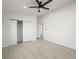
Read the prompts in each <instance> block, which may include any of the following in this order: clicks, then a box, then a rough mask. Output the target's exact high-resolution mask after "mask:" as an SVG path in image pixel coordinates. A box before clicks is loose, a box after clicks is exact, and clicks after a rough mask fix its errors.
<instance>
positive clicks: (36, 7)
mask: <svg viewBox="0 0 79 59" xmlns="http://www.w3.org/2000/svg"><path fill="white" fill-rule="evenodd" d="M29 8H38V6H30V7H29Z"/></svg>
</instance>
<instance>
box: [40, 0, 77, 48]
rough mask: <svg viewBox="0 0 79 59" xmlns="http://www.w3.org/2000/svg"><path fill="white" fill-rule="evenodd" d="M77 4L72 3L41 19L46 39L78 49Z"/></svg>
mask: <svg viewBox="0 0 79 59" xmlns="http://www.w3.org/2000/svg"><path fill="white" fill-rule="evenodd" d="M75 8H76V7H75V2H74V1H73V2H70V3H68V4H67V5H64V6H62V7H60V8H58V9H56V10H54V11H52V12H51V13H49V14H47V15H44V16H42V17H41V19H40V20H41V22H42V23H43V25H44V29H43V32H44V39H45V40H48V41H51V42H55V43H57V44H60V45H63V46H66V47H70V48H73V49H76V30H75V28H76V26H75V25H76V17H75V16H76V15H75Z"/></svg>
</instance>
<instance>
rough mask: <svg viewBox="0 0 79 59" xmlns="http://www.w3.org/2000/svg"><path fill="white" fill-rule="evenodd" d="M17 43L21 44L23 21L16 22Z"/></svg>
mask: <svg viewBox="0 0 79 59" xmlns="http://www.w3.org/2000/svg"><path fill="white" fill-rule="evenodd" d="M17 43H23V21H17Z"/></svg>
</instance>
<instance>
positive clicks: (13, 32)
mask: <svg viewBox="0 0 79 59" xmlns="http://www.w3.org/2000/svg"><path fill="white" fill-rule="evenodd" d="M14 44H17V21H15V20H10V45H14Z"/></svg>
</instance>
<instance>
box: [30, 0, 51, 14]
mask: <svg viewBox="0 0 79 59" xmlns="http://www.w3.org/2000/svg"><path fill="white" fill-rule="evenodd" d="M51 1H52V0H48V1H46V2H45V3H43V2H42V1H38V0H36V2H37V4H38V6H30V8H37V9H38V13H39V12H40V8H43V9H46V10H49V8H47V7H45V5H47V4H48V3H50V2H51Z"/></svg>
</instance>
